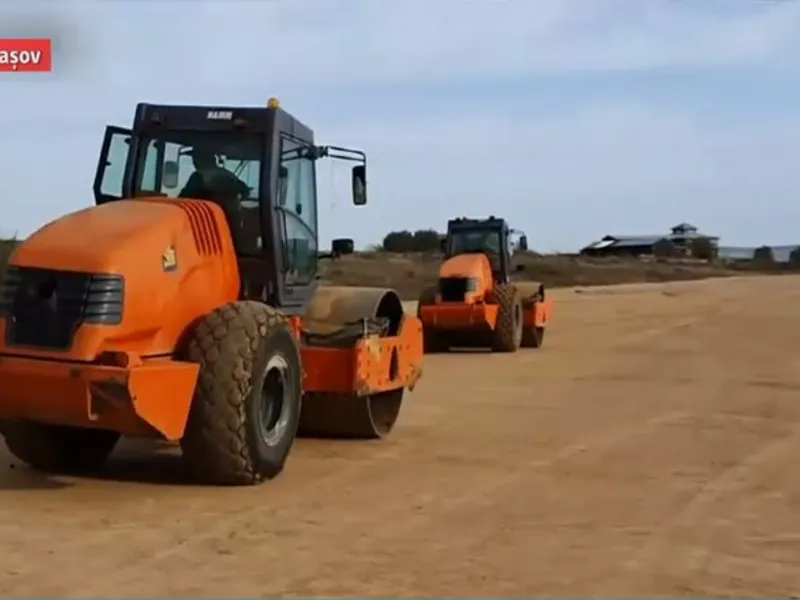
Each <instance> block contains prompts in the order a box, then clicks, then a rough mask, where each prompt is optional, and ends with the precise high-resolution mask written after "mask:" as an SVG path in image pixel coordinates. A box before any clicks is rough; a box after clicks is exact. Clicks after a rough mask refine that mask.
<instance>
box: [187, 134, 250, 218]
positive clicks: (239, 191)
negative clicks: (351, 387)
mask: <svg viewBox="0 0 800 600" xmlns="http://www.w3.org/2000/svg"><path fill="white" fill-rule="evenodd" d="M191 156H192V163H193V165H194V168H195V171H194V173H192V174H191V175H190V176H189V180H188V181H187V182H186V185H185V186H183V189H182V190H181V191H180V194H179V197H181V198H194V199H196V200H210V201H212V202H216V203H217V204H219V205H220V206H221V207H222V210H224V211H225V216H226V217H227V218H228V223H229V224H230V226H231V227H232V228H233V227H238V226H239V221H240V218H239V212H240V206H241V201H242V199H244V198H247V197H248V196H249V194H250V188H249V187H248V186H247V184H246V183H245V182H243V181H242V180H241V179H239V178H238V177H236V175H234V174H233V173H231V172H230V171H228V170H227V169H225V168H224V167H221V166H220V165H219V164H217V157H216V156H215V154H214V153H213V152H210V151H208V150H204V149H202V148H195V149H194V150H192V152H191Z"/></svg>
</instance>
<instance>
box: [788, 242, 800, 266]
mask: <svg viewBox="0 0 800 600" xmlns="http://www.w3.org/2000/svg"><path fill="white" fill-rule="evenodd" d="M789 268H790V269H792V270H793V271H800V246H798V247H797V248H795V249H794V250H792V253H791V254H790V255H789Z"/></svg>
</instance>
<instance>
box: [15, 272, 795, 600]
mask: <svg viewBox="0 0 800 600" xmlns="http://www.w3.org/2000/svg"><path fill="white" fill-rule="evenodd" d="M552 298H553V299H554V301H555V309H554V320H553V323H552V327H551V329H549V330H548V332H547V338H546V341H545V347H544V348H542V349H540V350H523V351H520V352H519V353H517V354H514V355H499V354H494V355H491V354H486V353H482V352H475V351H473V352H462V353H452V354H447V355H441V356H439V355H436V356H428V357H426V360H425V374H424V376H423V378H422V380H421V381H420V383H419V385H418V387H417V389H416V391H415V392H414V393H413V394H409V395H408V396H407V402H406V404H405V406H404V409H403V414H402V416H401V419H400V421H399V423H398V426H397V428H396V429H395V430H394V432H393V433H392V435H391V436H390V438H389V439H387V440H385V441H383V442H376V443H364V442H354V443H347V442H332V441H316V440H299V441H298V443H297V445H296V446H295V449H294V451H293V454H292V456H291V457H290V460H289V463H288V465H287V469H286V471H285V472H284V473H283V475H281V476H280V477H279V478H278V479H276V480H274V481H273V482H270V483H268V484H265V485H262V486H259V487H253V488H234V489H220V488H209V487H199V486H193V485H191V484H188V483H186V482H185V481H184V479H183V475H182V470H181V468H180V462H179V460H178V457H177V456H176V454H175V452H174V450H173V449H172V448H170V447H153V446H152V445H150V444H133V443H128V444H123V445H122V446H121V447H120V449H119V450H118V451H117V452H116V453H115V455H114V457H113V458H112V460H111V462H110V463H109V466H108V470H107V473H106V474H104V475H103V476H102V477H97V478H70V477H46V476H43V475H39V474H36V473H33V472H31V471H30V470H28V469H27V468H26V467H24V466H22V465H20V464H18V463H17V462H16V461H15V460H14V459H12V458H11V457H10V456H8V454H7V453H5V451H3V453H2V454H0V506H1V507H2V510H0V540H1V541H0V543H2V545H3V561H2V565H0V595H2V596H5V597H25V596H27V597H29V596H40V597H41V596H49V597H57V596H83V597H111V596H118V597H119V596H127V597H141V596H149V597H155V596H174V597H190V596H203V597H211V596H213V597H221V596H227V597H245V596H250V597H253V596H262V597H263V596H272V597H277V596H306V597H309V596H345V595H347V596H361V597H365V596H373V597H377V596H383V597H389V596H427V597H435V596H451V597H452V596H483V597H486V596H506V597H509V596H533V595H540V596H545V595H546V596H551V597H552V596H617V597H620V596H637V597H647V596H661V597H667V596H694V597H700V596H708V597H714V596H716V597H720V596H750V597H753V596H771V597H779V596H791V595H796V594H798V593H799V592H800V579H798V570H799V569H798V566H800V565H799V563H800V517H798V513H799V512H800V469H798V468H797V466H796V464H797V456H798V455H800V435H798V433H799V432H800V352H798V341H797V339H798V338H797V335H798V331H800V312H799V311H798V309H797V307H798V305H800V278H796V277H790V276H786V277H770V278H766V277H761V278H750V279H748V278H732V279H715V280H709V281H701V282H683V283H666V284H645V285H631V286H618V287H613V288H612V287H608V288H605V287H594V288H587V289H584V290H573V289H563V290H557V291H555V292H553V294H552Z"/></svg>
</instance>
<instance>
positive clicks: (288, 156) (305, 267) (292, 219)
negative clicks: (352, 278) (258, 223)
mask: <svg viewBox="0 0 800 600" xmlns="http://www.w3.org/2000/svg"><path fill="white" fill-rule="evenodd" d="M306 147H307V146H306V145H305V144H303V143H302V142H299V141H297V140H295V139H293V138H291V137H290V136H287V135H282V136H281V144H280V157H281V160H280V170H279V177H278V195H277V200H276V201H277V205H278V206H277V207H276V208H277V209H278V213H279V215H280V220H281V223H282V228H283V241H284V244H285V245H286V257H287V262H288V264H287V265H286V283H287V284H288V285H304V284H308V283H311V281H312V280H313V279H314V276H315V275H316V272H317V233H318V232H317V192H316V175H315V168H314V161H313V160H312V159H311V158H309V157H307V156H306V154H305V150H306Z"/></svg>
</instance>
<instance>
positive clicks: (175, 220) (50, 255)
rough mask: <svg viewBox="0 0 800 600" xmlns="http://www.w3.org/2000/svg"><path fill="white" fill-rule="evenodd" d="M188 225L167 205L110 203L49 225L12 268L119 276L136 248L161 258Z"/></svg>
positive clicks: (25, 246)
mask: <svg viewBox="0 0 800 600" xmlns="http://www.w3.org/2000/svg"><path fill="white" fill-rule="evenodd" d="M184 224H185V215H184V211H183V210H181V208H180V207H179V206H177V205H174V206H173V205H171V204H170V203H167V202H148V201H146V200H144V199H137V200H119V201H116V202H109V203H108V204H103V205H100V206H93V207H90V208H85V209H83V210H79V211H76V212H73V213H70V214H68V215H65V216H63V217H61V218H59V219H57V220H55V221H53V222H52V223H49V224H47V225H45V226H44V227H42V228H41V229H39V230H38V231H36V232H35V233H34V234H33V235H31V236H30V237H28V239H26V240H25V241H24V242H23V243H22V244H21V245H20V246H19V247H18V248H17V250H16V251H15V253H14V256H13V258H12V263H13V264H15V265H18V266H22V267H25V266H29V267H40V268H49V269H58V270H64V271H84V272H93V273H118V272H120V269H122V268H123V266H124V263H125V262H126V260H125V257H126V256H128V257H129V255H130V253H131V252H132V251H136V249H140V251H141V252H142V253H146V252H147V251H148V250H149V249H152V251H153V252H154V253H156V256H155V257H154V258H155V259H158V257H159V255H160V254H161V253H163V252H164V251H165V250H167V248H168V247H169V246H170V244H171V243H172V238H173V237H174V234H175V233H176V232H178V231H180V230H181V229H182V226H183V225H184ZM142 258H145V257H144V256H142ZM127 262H129V258H128V261H127Z"/></svg>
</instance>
